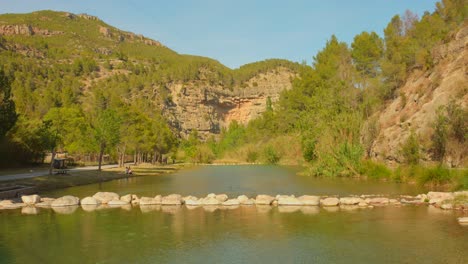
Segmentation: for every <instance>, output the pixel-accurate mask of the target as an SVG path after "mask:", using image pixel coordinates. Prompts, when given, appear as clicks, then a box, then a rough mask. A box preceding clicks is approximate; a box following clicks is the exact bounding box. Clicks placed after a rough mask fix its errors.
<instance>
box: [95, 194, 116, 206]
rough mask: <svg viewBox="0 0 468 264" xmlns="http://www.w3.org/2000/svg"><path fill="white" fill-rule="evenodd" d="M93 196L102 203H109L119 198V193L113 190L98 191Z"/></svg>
mask: <svg viewBox="0 0 468 264" xmlns="http://www.w3.org/2000/svg"><path fill="white" fill-rule="evenodd" d="M93 197H94V198H95V199H96V200H98V201H99V202H101V203H102V204H107V203H109V202H110V201H112V200H119V198H120V197H119V195H118V194H116V193H113V192H98V193H96V194H95V195H93Z"/></svg>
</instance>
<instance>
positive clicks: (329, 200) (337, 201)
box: [320, 197, 340, 206]
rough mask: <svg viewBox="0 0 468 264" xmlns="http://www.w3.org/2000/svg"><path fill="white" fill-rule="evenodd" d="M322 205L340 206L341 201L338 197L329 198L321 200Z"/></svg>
mask: <svg viewBox="0 0 468 264" xmlns="http://www.w3.org/2000/svg"><path fill="white" fill-rule="evenodd" d="M320 204H322V206H338V205H339V204H340V199H338V198H336V197H328V198H325V199H322V200H320Z"/></svg>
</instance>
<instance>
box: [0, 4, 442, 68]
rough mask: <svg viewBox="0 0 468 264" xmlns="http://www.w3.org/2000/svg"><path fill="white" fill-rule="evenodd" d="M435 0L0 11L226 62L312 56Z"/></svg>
mask: <svg viewBox="0 0 468 264" xmlns="http://www.w3.org/2000/svg"><path fill="white" fill-rule="evenodd" d="M435 3H436V1H435V0H414V1H405V0H341V1H339V0H322V1H315V0H281V1H277V0H262V1H260V0H257V1H256V0H232V1H227V0H192V1H188V0H186V1H183V0H139V1H130V0H126V1H124V0H76V1H71V0H70V1H69V0H0V13H26V12H32V11H37V10H43V9H51V10H57V11H69V12H72V13H88V14H90V15H95V16H98V17H100V18H101V19H102V20H104V21H105V22H107V23H108V24H111V25H113V26H115V27H117V28H120V29H123V30H126V31H132V32H135V33H139V34H143V35H145V36H147V37H150V38H153V39H156V40H159V41H160V42H162V43H163V44H164V45H166V46H168V47H169V48H171V49H173V50H175V51H177V52H179V53H183V54H194V55H201V56H206V57H211V58H213V59H216V60H219V61H220V62H221V63H223V64H225V65H226V66H228V67H231V68H236V67H239V66H240V65H243V64H246V63H249V62H254V61H258V60H263V59H267V58H283V59H289V60H292V61H297V62H301V61H303V60H306V61H307V62H308V63H310V62H311V61H312V58H313V56H314V55H315V54H316V53H317V51H319V50H321V49H322V48H323V47H324V45H325V42H326V41H327V39H329V38H330V36H331V35H332V34H335V35H336V36H337V37H338V39H340V40H342V41H346V42H347V43H351V42H352V39H353V37H354V35H356V34H358V33H360V32H362V31H375V32H377V33H378V34H379V35H382V32H383V28H384V27H385V26H386V24H387V23H388V22H389V21H390V19H391V17H392V16H393V15H395V14H403V13H404V12H405V10H406V9H409V10H411V11H413V12H414V13H417V14H418V15H419V16H421V15H422V14H423V13H424V11H430V12H432V11H433V10H434V9H435Z"/></svg>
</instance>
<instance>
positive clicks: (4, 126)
mask: <svg viewBox="0 0 468 264" xmlns="http://www.w3.org/2000/svg"><path fill="white" fill-rule="evenodd" d="M10 93H11V87H10V81H9V80H8V78H7V77H6V76H5V73H4V72H3V70H1V69H0V139H1V138H3V137H4V136H5V134H6V133H7V132H8V131H9V130H10V129H11V128H12V127H13V126H14V125H15V123H16V120H17V119H18V115H17V114H16V111H15V103H14V102H13V100H11V98H10V95H11V94H10Z"/></svg>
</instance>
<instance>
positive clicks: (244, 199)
mask: <svg viewBox="0 0 468 264" xmlns="http://www.w3.org/2000/svg"><path fill="white" fill-rule="evenodd" d="M237 200H238V201H239V203H241V204H242V203H243V202H246V201H248V200H249V197H247V196H246V195H239V196H237Z"/></svg>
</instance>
